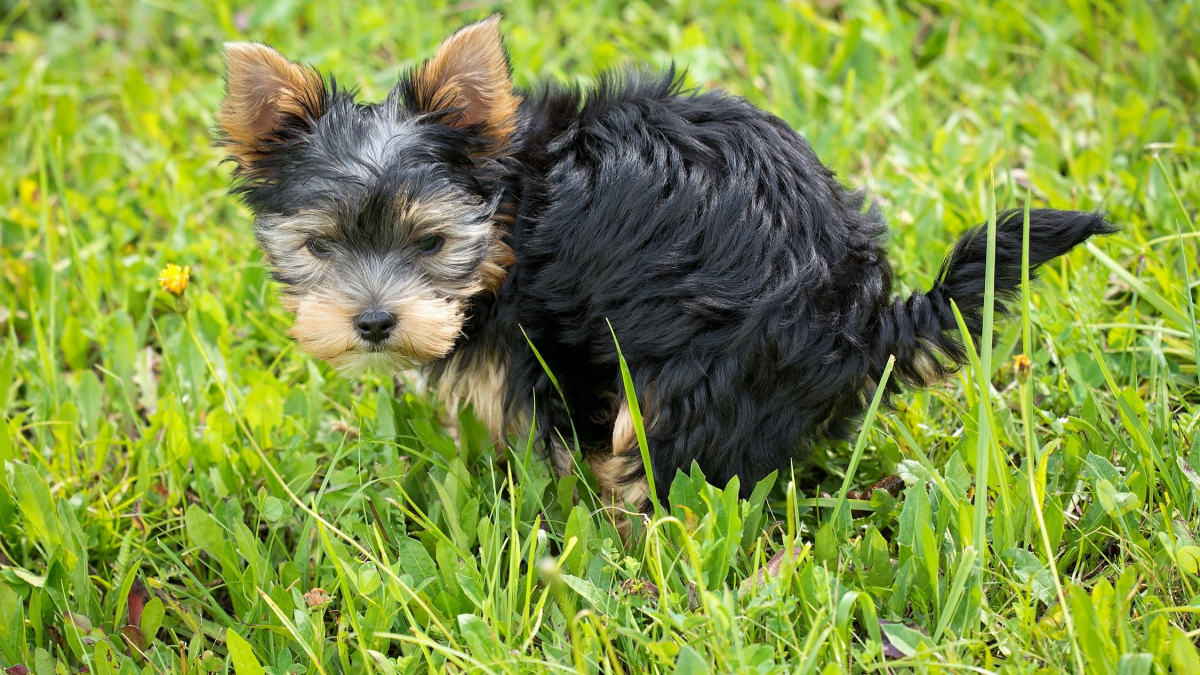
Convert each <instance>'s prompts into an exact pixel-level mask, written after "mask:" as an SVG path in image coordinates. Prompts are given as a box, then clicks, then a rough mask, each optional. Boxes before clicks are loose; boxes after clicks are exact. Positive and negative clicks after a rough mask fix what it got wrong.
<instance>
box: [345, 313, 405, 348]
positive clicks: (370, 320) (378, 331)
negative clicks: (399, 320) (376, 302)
mask: <svg viewBox="0 0 1200 675" xmlns="http://www.w3.org/2000/svg"><path fill="white" fill-rule="evenodd" d="M395 325H396V317H394V316H392V315H391V313H389V312H384V311H382V310H378V309H373V310H371V311H369V312H363V313H362V314H359V315H358V316H356V317H354V327H355V328H357V329H358V334H359V336H360V337H362V339H364V340H366V341H367V342H371V343H379V342H383V341H384V340H386V339H387V338H388V335H389V334H391V332H392V326H395Z"/></svg>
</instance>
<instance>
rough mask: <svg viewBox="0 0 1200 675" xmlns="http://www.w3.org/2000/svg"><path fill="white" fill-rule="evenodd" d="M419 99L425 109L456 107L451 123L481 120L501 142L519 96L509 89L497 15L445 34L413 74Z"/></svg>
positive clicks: (512, 125)
mask: <svg viewBox="0 0 1200 675" xmlns="http://www.w3.org/2000/svg"><path fill="white" fill-rule="evenodd" d="M413 83H414V85H415V87H414V89H415V91H416V93H417V97H418V105H419V106H420V108H421V109H423V110H427V111H434V110H446V109H449V108H461V109H462V113H461V116H460V117H459V118H458V120H457V121H456V122H455V123H456V124H461V125H463V126H466V125H470V124H483V125H485V133H486V134H487V135H488V136H490V137H491V138H492V139H493V140H494V141H496V142H497V144H498V145H500V146H504V145H506V144H507V142H508V138H509V136H511V135H512V132H513V130H514V129H515V128H516V118H517V106H518V105H519V104H520V102H521V99H520V97H519V96H516V95H514V94H513V93H512V81H511V79H510V78H509V74H508V59H507V58H506V57H505V54H504V46H503V44H502V43H501V41H500V17H499V15H496V16H492V17H490V18H487V19H484V20H483V21H480V22H478V23H473V24H471V25H469V26H466V27H464V28H462V29H461V30H459V31H458V32H457V33H455V34H454V35H451V36H450V37H448V38H446V40H445V41H444V42H442V44H441V45H439V46H438V49H437V52H436V53H434V55H433V58H431V59H429V60H428V61H426V62H425V64H424V65H422V66H421V69H420V70H419V71H418V72H417V74H416V76H415V77H414V78H413Z"/></svg>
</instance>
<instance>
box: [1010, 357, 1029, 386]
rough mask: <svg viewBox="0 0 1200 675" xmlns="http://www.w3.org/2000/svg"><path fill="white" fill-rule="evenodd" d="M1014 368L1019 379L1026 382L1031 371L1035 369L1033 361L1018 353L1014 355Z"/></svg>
mask: <svg viewBox="0 0 1200 675" xmlns="http://www.w3.org/2000/svg"><path fill="white" fill-rule="evenodd" d="M1013 370H1014V371H1015V372H1016V374H1017V379H1019V380H1020V381H1021V382H1024V381H1025V380H1026V378H1028V377H1029V371H1031V370H1033V361H1030V360H1029V357H1028V356H1026V355H1024V354H1017V355H1016V356H1014V357H1013Z"/></svg>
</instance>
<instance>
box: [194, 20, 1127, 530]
mask: <svg viewBox="0 0 1200 675" xmlns="http://www.w3.org/2000/svg"><path fill="white" fill-rule="evenodd" d="M225 63H226V69H227V71H226V83H227V94H226V97H225V99H224V101H223V103H222V105H221V108H220V111H219V112H218V115H217V119H218V124H219V128H220V134H221V138H222V142H223V144H224V146H225V147H226V148H227V149H228V151H229V155H230V158H231V159H232V161H233V162H234V163H235V164H236V168H235V170H234V176H235V178H236V184H235V187H234V191H235V192H237V193H238V194H240V195H241V197H242V199H244V200H245V202H246V204H248V205H249V207H250V208H251V209H252V210H253V212H254V213H255V215H256V220H255V232H256V234H257V237H258V241H259V243H260V244H261V246H262V249H263V251H264V252H265V255H266V258H267V260H268V261H269V263H270V266H271V269H272V271H273V273H274V278H275V279H276V280H277V281H278V282H279V284H280V286H281V289H282V292H283V299H284V304H285V306H286V307H287V308H289V309H290V310H291V311H292V312H294V313H295V327H294V328H293V329H292V335H293V336H294V337H295V339H296V340H297V342H299V344H300V346H301V347H302V348H303V349H304V350H305V351H307V352H309V353H310V354H312V355H313V356H315V357H317V358H319V359H323V360H325V361H327V362H329V363H330V364H331V365H333V366H334V367H336V368H337V369H339V370H340V371H343V372H345V373H350V374H353V373H356V372H359V371H361V370H363V369H365V368H381V369H384V370H389V371H398V370H405V369H414V368H419V369H422V370H424V371H425V373H426V374H427V375H428V376H429V378H430V381H431V382H433V383H435V386H436V388H437V391H439V392H440V394H441V395H442V396H443V397H444V399H445V400H446V401H447V403H448V404H450V405H452V406H453V405H458V403H460V402H467V403H470V404H471V405H472V406H473V407H474V411H475V414H476V415H477V416H478V417H479V419H481V420H482V421H483V422H484V423H486V424H487V425H488V426H489V428H490V430H491V432H492V434H493V435H494V436H495V437H496V438H497V439H498V440H501V439H503V438H504V437H505V436H506V434H508V433H512V432H515V431H517V430H518V429H519V428H520V427H521V426H522V425H523V424H525V423H528V422H529V421H531V420H530V416H532V417H533V418H535V419H533V420H532V421H533V422H535V423H536V429H537V430H538V432H539V433H540V435H541V438H542V439H543V442H544V444H545V447H546V448H547V450H548V451H549V454H550V456H551V460H552V461H553V463H554V465H555V467H556V468H557V469H558V470H559V471H560V472H562V471H566V470H569V468H570V461H571V460H570V454H569V453H568V451H567V449H566V448H565V447H564V446H563V445H562V443H561V441H559V440H558V439H559V438H561V437H565V438H572V429H573V431H574V434H575V435H576V437H577V438H578V440H579V444H580V446H581V449H582V451H583V454H584V457H585V459H586V460H587V461H588V462H589V463H590V465H591V468H592V471H593V473H594V474H595V476H596V478H597V480H598V482H599V484H600V486H601V488H602V491H603V496H604V498H605V499H606V500H607V501H608V502H609V503H610V504H613V505H616V506H619V505H622V504H623V503H631V504H632V505H633V506H635V507H636V508H640V509H646V508H647V507H648V505H649V503H650V502H649V500H650V499H652V498H654V497H657V498H658V499H659V500H660V501H662V502H664V503H665V501H666V496H667V490H668V488H669V485H670V482H671V479H672V478H673V477H674V475H675V473H676V471H677V470H679V469H683V470H684V471H687V470H688V468H689V467H690V465H691V463H692V462H693V461H695V462H697V463H699V466H700V468H701V469H702V470H703V471H704V474H705V475H706V476H707V477H708V478H709V480H711V481H712V482H713V483H715V484H717V485H724V484H725V483H726V482H727V481H728V480H729V479H730V478H732V477H734V476H737V477H739V478H740V481H741V482H740V484H741V487H742V490H743V491H748V490H749V489H751V488H752V487H753V486H754V484H755V483H756V482H757V481H758V480H759V479H761V478H763V477H764V476H766V475H767V474H768V473H770V472H771V471H773V470H775V469H781V468H784V467H786V466H787V465H788V463H789V461H791V460H792V459H794V458H799V457H802V456H804V455H805V453H807V452H808V450H809V448H810V447H811V445H812V443H813V442H814V441H815V440H818V439H821V438H840V437H844V436H846V435H847V434H848V432H849V427H850V425H851V423H852V422H853V421H854V420H855V419H856V418H857V417H858V416H860V415H861V414H862V412H863V410H864V408H865V404H866V402H867V401H868V400H870V398H871V397H872V396H873V393H874V389H875V387H876V386H877V383H878V381H879V379H880V377H881V375H882V373H883V370H884V367H885V365H886V363H887V361H888V358H889V357H890V356H895V358H896V362H895V372H894V375H893V377H892V379H891V380H890V381H889V383H888V385H887V392H886V393H887V394H889V395H890V394H894V393H896V392H897V391H899V389H900V388H901V386H902V385H906V386H909V387H922V386H926V385H929V384H931V383H934V382H936V381H938V380H940V379H942V378H943V377H945V376H946V375H947V374H948V373H949V372H951V371H952V370H953V368H954V367H955V366H956V365H957V364H961V363H963V362H964V359H965V351H964V348H963V345H962V343H961V342H960V340H959V339H958V328H957V324H956V322H955V318H954V312H953V310H952V308H951V301H953V302H954V303H956V304H957V306H958V308H959V310H960V311H961V313H962V315H963V317H964V318H965V320H966V324H967V326H968V328H969V329H970V331H971V332H972V333H973V334H975V335H978V334H979V332H980V330H981V328H982V325H981V324H982V321H981V315H982V314H981V312H982V304H983V292H984V277H985V269H984V268H985V257H986V236H985V232H984V231H983V230H982V228H976V229H974V230H972V231H970V232H968V233H967V234H966V235H965V236H964V237H963V238H962V239H961V240H960V241H959V242H958V243H957V245H956V246H955V247H954V249H953V251H952V252H951V253H950V255H949V256H948V257H947V258H946V260H945V262H944V263H943V264H942V269H941V273H940V274H939V277H938V281H937V282H936V283H934V284H933V287H932V288H931V289H930V290H928V291H925V292H917V293H914V294H912V295H911V296H909V297H907V298H896V297H893V296H892V290H891V287H892V271H891V267H890V265H889V263H888V259H887V251H886V248H885V239H886V234H887V225H886V223H885V222H884V219H883V217H882V216H881V214H880V213H879V211H878V209H876V208H875V207H874V206H873V205H871V204H869V202H868V201H867V200H866V199H865V198H864V196H863V194H862V193H861V192H859V191H855V190H851V189H848V188H846V187H844V186H842V185H841V184H840V183H838V181H837V180H835V178H834V174H833V172H832V171H830V170H829V169H827V168H826V167H825V166H824V165H822V164H821V162H820V161H819V160H818V159H817V157H816V155H815V154H814V153H813V150H812V148H811V147H809V145H808V143H807V142H806V141H805V140H804V139H803V138H802V137H800V136H799V135H798V134H797V133H796V132H795V131H793V130H792V129H790V128H789V127H788V126H787V125H786V124H784V123H783V122H782V121H781V120H780V119H778V118H776V117H774V116H773V115H770V114H769V113H766V112H764V111H762V110H759V109H757V108H755V107H753V106H752V105H750V104H749V103H747V102H746V101H744V100H742V99H739V98H735V97H732V96H729V95H726V94H723V93H720V92H703V93H699V92H694V91H688V90H685V89H684V88H683V86H682V84H681V81H680V79H679V78H678V77H676V76H675V75H674V74H673V73H672V72H670V71H668V72H665V73H655V72H649V71H641V70H632V71H628V72H617V73H611V72H610V73H605V74H603V75H602V76H601V77H600V79H599V82H598V84H597V85H596V86H595V87H592V88H588V89H586V90H583V89H579V88H573V87H566V86H561V85H556V84H550V83H546V84H543V85H541V86H539V87H538V88H536V89H535V90H531V91H518V90H516V89H514V88H513V85H512V82H511V80H510V69H509V63H508V56H507V53H506V52H505V49H504V47H503V44H502V42H501V36H500V31H499V19H498V17H492V18H490V19H487V20H484V21H481V22H479V23H475V24H471V25H468V26H465V27H464V28H462V29H461V30H459V31H458V32H456V33H454V34H453V35H452V36H450V37H449V38H447V39H446V40H445V41H444V42H443V43H442V44H441V45H440V46H439V47H438V48H437V51H436V52H435V53H434V55H433V57H432V58H430V59H429V60H427V61H425V62H424V63H423V64H422V65H421V66H419V67H417V68H415V69H413V70H412V71H411V72H409V73H407V74H406V75H404V76H403V77H402V78H401V79H400V81H399V83H398V84H397V85H396V87H395V88H394V89H393V90H392V91H391V93H390V94H389V95H388V97H387V98H386V99H385V100H384V101H382V102H380V103H371V104H364V103H359V102H357V101H356V100H355V97H354V94H353V92H352V91H347V90H345V89H340V88H339V87H338V86H337V85H336V83H335V82H334V81H333V79H332V78H330V79H328V80H325V79H323V78H322V77H321V75H319V74H318V73H317V72H316V71H314V70H312V69H310V68H307V67H305V66H302V65H299V64H296V63H293V62H291V61H289V60H287V59H286V58H284V57H283V56H282V55H281V54H279V53H278V52H276V51H275V50H274V49H272V48H270V47H268V46H265V45H261V44H252V43H244V42H241V43H230V44H227V45H226V51H225ZM1022 221H1023V218H1022V214H1021V213H1018V212H1009V213H1004V214H1001V215H1000V216H999V220H998V224H997V233H996V267H995V290H996V296H997V298H998V299H999V300H1000V301H1005V300H1011V299H1012V297H1013V296H1014V294H1015V293H1016V291H1017V289H1018V287H1019V284H1020V270H1021V248H1022V225H1023V222H1022ZM1113 231H1115V228H1114V227H1113V226H1112V225H1110V224H1109V223H1107V222H1106V221H1105V220H1104V219H1103V218H1102V217H1101V216H1099V215H1095V214H1092V213H1080V212H1072V211H1057V210H1048V209H1046V210H1043V209H1038V210H1034V211H1032V212H1031V213H1030V241H1029V252H1030V264H1031V270H1036V269H1037V268H1038V267H1039V266H1040V265H1042V264H1044V263H1046V262H1047V261H1049V260H1051V259H1053V258H1055V257H1056V256H1060V255H1062V254H1064V253H1066V252H1068V251H1070V250H1071V249H1072V247H1074V246H1076V245H1078V244H1079V243H1081V242H1083V241H1084V240H1086V239H1087V238H1088V237H1091V236H1093V235H1096V234H1106V233H1111V232H1113ZM998 309H999V310H1000V311H1003V306H1002V305H1000V306H999V307H998ZM610 323H611V327H612V328H611V330H612V332H610V328H609V326H610ZM614 333H615V336H616V338H617V340H618V341H619V343H620V347H621V350H622V352H623V354H624V356H625V359H626V360H627V362H628V365H629V370H630V373H631V375H632V379H633V383H634V389H635V392H636V395H637V398H638V401H639V407H640V409H641V411H642V414H643V416H644V421H645V431H646V438H647V442H648V445H649V453H650V459H651V464H652V468H653V471H654V477H655V479H656V480H655V482H656V486H657V490H658V494H657V495H649V494H648V490H647V488H646V481H645V471H646V468H645V467H643V465H642V460H641V455H640V452H639V449H638V445H637V440H636V437H635V434H634V425H633V421H632V419H631V416H630V411H629V408H628V407H627V406H626V403H625V401H626V396H625V391H624V386H623V384H622V378H621V373H620V369H619V364H618V357H617V351H616V346H615V345H614V339H613V334H614ZM535 349H536V352H535ZM539 357H540V359H541V360H544V361H545V366H546V367H545V368H544V367H543V365H542V364H541V363H540V361H539ZM547 369H548V370H549V371H550V373H552V374H553V376H554V378H553V379H552V378H551V376H550V375H549V374H548V373H547Z"/></svg>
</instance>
